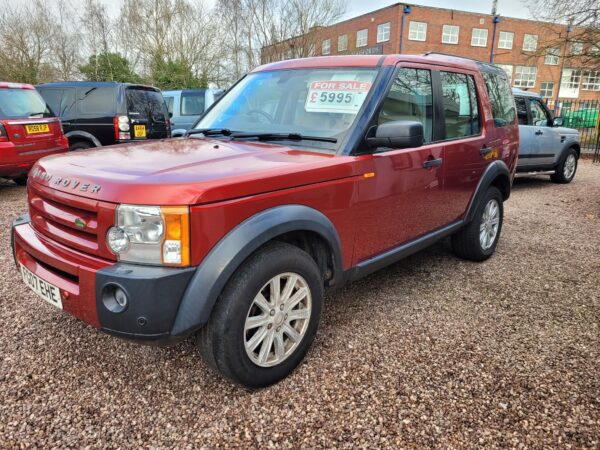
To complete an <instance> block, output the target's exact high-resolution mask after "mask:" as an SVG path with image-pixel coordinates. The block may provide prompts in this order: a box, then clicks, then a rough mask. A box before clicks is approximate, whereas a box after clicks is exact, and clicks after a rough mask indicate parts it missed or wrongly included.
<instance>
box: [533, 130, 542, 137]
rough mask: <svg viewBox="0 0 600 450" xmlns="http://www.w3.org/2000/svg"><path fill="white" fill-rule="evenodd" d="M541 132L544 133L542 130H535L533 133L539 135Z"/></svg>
mask: <svg viewBox="0 0 600 450" xmlns="http://www.w3.org/2000/svg"><path fill="white" fill-rule="evenodd" d="M542 134H544V132H543V131H542V130H537V131H536V132H535V135H536V136H541V135H542Z"/></svg>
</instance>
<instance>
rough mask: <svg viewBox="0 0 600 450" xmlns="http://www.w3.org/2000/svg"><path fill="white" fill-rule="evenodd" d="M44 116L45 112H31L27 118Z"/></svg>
mask: <svg viewBox="0 0 600 450" xmlns="http://www.w3.org/2000/svg"><path fill="white" fill-rule="evenodd" d="M44 114H46V111H42V112H33V113H30V114H29V117H33V116H42V117H44Z"/></svg>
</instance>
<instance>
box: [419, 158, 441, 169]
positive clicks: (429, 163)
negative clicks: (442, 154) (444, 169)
mask: <svg viewBox="0 0 600 450" xmlns="http://www.w3.org/2000/svg"><path fill="white" fill-rule="evenodd" d="M442 161H443V160H442V158H438V159H428V160H425V161H423V168H424V169H431V168H432V167H439V166H441V165H442Z"/></svg>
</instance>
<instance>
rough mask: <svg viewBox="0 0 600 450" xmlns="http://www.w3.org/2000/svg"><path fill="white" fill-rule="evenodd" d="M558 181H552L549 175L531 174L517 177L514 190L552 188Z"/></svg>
mask: <svg viewBox="0 0 600 450" xmlns="http://www.w3.org/2000/svg"><path fill="white" fill-rule="evenodd" d="M553 186H556V183H553V182H552V181H550V177H549V176H547V175H531V176H527V177H519V178H515V181H514V183H513V187H512V190H513V191H514V192H519V191H525V190H528V189H551V188H552V187H553Z"/></svg>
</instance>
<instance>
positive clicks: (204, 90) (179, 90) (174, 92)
mask: <svg viewBox="0 0 600 450" xmlns="http://www.w3.org/2000/svg"><path fill="white" fill-rule="evenodd" d="M210 90H211V89H208V88H200V89H173V90H171V91H162V93H163V94H177V93H178V92H206V91H210Z"/></svg>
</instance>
